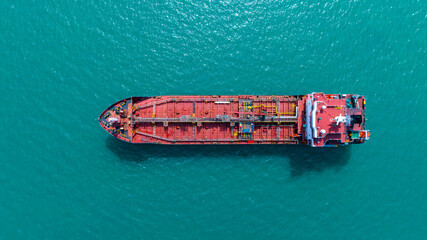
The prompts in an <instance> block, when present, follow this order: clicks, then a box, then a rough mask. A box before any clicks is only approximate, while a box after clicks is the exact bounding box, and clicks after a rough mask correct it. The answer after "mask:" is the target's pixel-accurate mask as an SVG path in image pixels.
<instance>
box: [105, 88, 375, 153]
mask: <svg viewBox="0 0 427 240" xmlns="http://www.w3.org/2000/svg"><path fill="white" fill-rule="evenodd" d="M99 123H100V124H101V126H102V127H103V128H104V129H105V130H106V131H107V132H109V133H110V134H111V135H113V136H114V137H116V138H118V139H120V140H123V141H126V142H131V143H157V144H307V145H311V146H313V147H323V146H339V145H347V144H356V143H363V142H365V140H367V139H369V131H367V130H365V99H364V97H363V96H359V95H350V94H347V95H346V94H343V95H341V94H323V93H312V94H308V95H292V96H283V95H282V96H255V95H240V96H158V97H131V98H127V99H124V100H121V101H119V102H117V103H115V104H113V105H112V106H110V107H109V108H107V109H106V110H105V111H104V112H103V113H102V114H101V115H100V117H99Z"/></svg>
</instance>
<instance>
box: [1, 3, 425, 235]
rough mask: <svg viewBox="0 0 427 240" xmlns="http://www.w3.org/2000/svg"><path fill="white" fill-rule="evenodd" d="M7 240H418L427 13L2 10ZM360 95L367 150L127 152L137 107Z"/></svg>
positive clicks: (309, 8) (126, 7)
mask: <svg viewBox="0 0 427 240" xmlns="http://www.w3.org/2000/svg"><path fill="white" fill-rule="evenodd" d="M0 14H1V20H0V46H1V51H0V79H1V81H0V99H1V103H2V107H1V117H0V123H1V129H2V131H1V138H0V157H1V158H0V159H1V167H0V239H63V238H65V239H426V238H427V204H426V198H427V174H426V173H427V157H426V154H427V150H426V143H427V142H426V130H425V128H426V121H427V119H426V116H427V107H426V97H425V93H426V91H427V1H425V0H418V1H417V0H408V1H402V0H384V1H368V0H359V1H358V0H347V1H338V0H334V1H331V0H326V1H312V0H309V1H292V0H288V1H267V0H266V1H262V0H254V1H238V0H235V1H234V0H221V1H216V0H212V1H211V0H209V1H207V0H205V1H189V0H186V1H185V0H184V1H183V0H176V1H137V0H126V1H125V0H114V1H113V0H103V1H90V0H88V1H80V0H75V1H71V0H64V1H48V0H38V1H35V0H2V1H0ZM313 91H323V92H326V93H358V94H363V95H365V96H366V98H367V118H368V121H367V127H368V128H369V129H370V130H371V133H372V134H371V138H372V139H371V141H369V142H368V143H366V144H364V145H357V146H351V147H346V148H336V149H311V148H308V147H303V146H243V147H241V146H184V147H178V146H152V145H150V146H148V145H143V146H134V145H128V144H125V143H122V142H119V141H116V140H115V139H112V138H111V137H109V135H108V134H107V133H106V132H104V131H103V130H102V129H101V128H100V127H99V126H98V123H97V121H95V119H96V118H97V117H98V115H99V114H100V113H101V112H102V111H103V110H104V109H105V108H106V107H108V106H109V105H110V104H111V103H113V102H115V101H117V100H120V99H123V98H126V97H130V96H147V95H148V96H150V95H151V96H155V95H167V94H200V95H202V94H214V95H223V94H236V95H237V94H272V95H279V94H306V93H311V92H313Z"/></svg>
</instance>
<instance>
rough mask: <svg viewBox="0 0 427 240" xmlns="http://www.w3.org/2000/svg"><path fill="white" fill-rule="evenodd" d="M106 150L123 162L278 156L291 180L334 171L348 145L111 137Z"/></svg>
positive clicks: (345, 158) (342, 163) (345, 159)
mask: <svg viewBox="0 0 427 240" xmlns="http://www.w3.org/2000/svg"><path fill="white" fill-rule="evenodd" d="M106 147H107V148H108V149H109V150H110V151H111V152H112V153H114V154H115V155H116V156H117V157H118V158H120V159H121V160H123V161H131V162H143V161H145V160H147V159H151V158H165V159H168V158H187V157H188V158H189V157H194V156H198V157H201V158H204V157H206V158H212V157H228V158H230V159H236V158H241V157H245V156H247V157H249V156H250V157H252V156H256V157H260V158H262V157H263V156H279V157H280V156H282V157H283V159H286V158H288V159H289V166H290V173H291V176H292V177H298V176H301V175H303V174H304V173H306V172H323V171H325V170H336V171H338V170H339V169H341V168H342V167H344V166H345V165H346V164H347V163H348V160H349V159H350V155H351V154H350V153H351V146H345V147H337V148H329V147H328V148H312V147H309V146H299V145H157V144H129V143H126V142H122V141H120V140H117V139H115V138H113V137H108V138H107V139H106Z"/></svg>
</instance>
